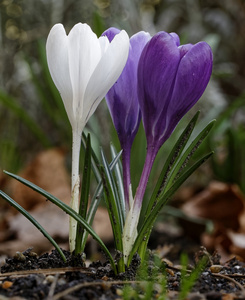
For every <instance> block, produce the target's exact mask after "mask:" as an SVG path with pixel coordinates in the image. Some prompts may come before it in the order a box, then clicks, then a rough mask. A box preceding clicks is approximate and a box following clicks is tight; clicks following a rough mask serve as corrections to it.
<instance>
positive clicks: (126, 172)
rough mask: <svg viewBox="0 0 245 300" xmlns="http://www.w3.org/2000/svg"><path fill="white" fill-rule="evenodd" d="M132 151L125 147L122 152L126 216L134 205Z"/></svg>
mask: <svg viewBox="0 0 245 300" xmlns="http://www.w3.org/2000/svg"><path fill="white" fill-rule="evenodd" d="M130 151H131V147H128V146H126V147H123V152H122V167H123V188H124V197H125V209H126V215H127V214H128V212H129V209H130V207H131V205H132V200H133V196H132V189H131V175H130Z"/></svg>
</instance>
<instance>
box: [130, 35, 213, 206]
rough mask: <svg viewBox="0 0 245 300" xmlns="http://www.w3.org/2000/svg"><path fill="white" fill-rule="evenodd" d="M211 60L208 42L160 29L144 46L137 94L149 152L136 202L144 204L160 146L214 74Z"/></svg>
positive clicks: (139, 68) (136, 203)
mask: <svg viewBox="0 0 245 300" xmlns="http://www.w3.org/2000/svg"><path fill="white" fill-rule="evenodd" d="M212 61H213V58H212V51H211V48H210V46H209V45H208V44H207V43H205V42H199V43H197V44H195V45H192V44H186V45H182V46H180V41H179V37H178V35H177V34H175V33H171V34H169V33H167V32H163V31H162V32H159V33H157V34H156V35H155V36H154V37H152V39H151V40H150V41H149V42H148V43H147V45H146V46H145V48H144V50H143V52H142V55H141V57H140V61H139V67H138V96H139V104H140V108H141V113H142V120H143V125H144V129H145V133H146V139H147V156H146V161H145V166H144V170H143V172H142V177H141V181H140V184H139V187H138V190H137V192H136V196H135V205H136V206H141V202H142V199H143V195H144V192H145V188H146V184H147V180H148V178H149V173H150V170H151V167H152V164H153V161H154V159H155V156H156V154H157V152H158V150H159V148H160V147H161V146H162V144H163V143H164V142H165V141H166V140H167V139H168V138H169V136H170V135H171V133H172V132H173V130H174V129H175V127H176V125H177V124H178V123H179V121H180V120H181V118H182V117H183V116H184V115H185V114H186V113H187V112H188V111H189V110H190V108H191V107H192V106H193V105H194V104H195V103H196V102H197V101H198V99H199V98H200V97H201V95H202V94H203V92H204V90H205V88H206V86H207V84H208V82H209V79H210V76H211V72H212ZM138 208H139V207H138Z"/></svg>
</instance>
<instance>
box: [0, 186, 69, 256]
mask: <svg viewBox="0 0 245 300" xmlns="http://www.w3.org/2000/svg"><path fill="white" fill-rule="evenodd" d="M0 195H1V196H2V197H3V199H4V200H6V201H7V202H8V203H9V204H10V205H12V206H13V207H14V208H15V209H17V210H18V211H19V212H20V213H21V214H22V215H23V216H25V217H26V218H27V219H28V220H29V221H30V222H31V223H32V224H33V225H34V226H36V228H37V229H38V230H40V232H41V233H42V234H43V235H44V236H45V237H46V238H47V239H48V240H49V241H50V243H51V244H52V245H53V246H54V247H55V248H56V249H57V251H58V252H59V254H60V256H61V257H62V259H63V260H64V261H66V257H65V255H64V253H63V251H62V250H61V249H60V247H59V245H58V244H57V243H56V242H55V241H54V240H53V238H52V237H51V236H50V235H49V234H48V232H47V231H46V230H45V229H44V228H43V227H42V225H41V224H40V223H38V222H37V221H36V220H35V219H34V218H33V217H32V215H30V214H29V213H28V212H27V211H26V210H25V209H24V208H23V207H21V206H20V205H19V204H18V203H17V202H15V201H14V200H13V199H12V198H10V197H9V196H8V195H7V194H5V193H4V192H3V191H1V190H0Z"/></svg>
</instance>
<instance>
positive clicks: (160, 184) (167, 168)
mask: <svg viewBox="0 0 245 300" xmlns="http://www.w3.org/2000/svg"><path fill="white" fill-rule="evenodd" d="M199 114H200V111H197V112H196V114H195V115H194V117H193V118H192V119H191V121H190V122H189V124H188V125H187V126H186V128H185V129H184V131H183V132H182V134H181V135H180V137H179V138H178V140H177V142H176V143H175V145H174V147H173V148H172V151H171V152H170V154H169V156H168V158H167V160H166V162H165V164H164V166H163V169H162V171H161V173H160V176H159V177H158V181H157V183H156V185H155V188H154V190H153V193H152V195H151V198H150V200H149V203H148V206H147V209H146V211H145V212H144V218H143V220H142V221H141V223H140V224H142V222H144V220H145V219H146V218H147V217H148V215H149V214H150V213H151V211H152V209H153V208H154V206H155V205H156V203H157V198H158V195H159V194H160V193H161V192H162V191H163V189H164V187H165V184H166V182H167V179H168V176H169V174H170V172H171V170H172V169H173V168H174V166H175V165H176V164H177V162H178V159H179V157H180V156H181V154H182V152H183V150H184V148H185V146H186V144H187V142H188V140H189V138H190V136H191V134H192V132H193V129H194V127H195V125H196V122H197V119H198V117H199ZM151 231H152V227H149V228H148V232H147V233H146V234H145V239H144V241H142V244H141V246H140V249H139V254H140V256H141V257H142V255H143V253H145V251H146V247H147V244H148V240H149V238H150V234H151Z"/></svg>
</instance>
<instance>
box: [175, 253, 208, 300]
mask: <svg viewBox="0 0 245 300" xmlns="http://www.w3.org/2000/svg"><path fill="white" fill-rule="evenodd" d="M207 263H208V258H207V257H205V256H204V257H203V258H202V259H201V260H200V261H199V262H198V263H197V265H196V266H195V268H194V270H193V271H192V272H191V273H190V274H189V276H188V275H187V266H188V256H187V255H186V254H182V255H181V266H182V270H181V289H180V292H179V296H178V299H179V300H185V299H187V296H188V294H189V293H190V292H191V290H192V287H193V286H194V284H195V283H196V281H197V279H198V278H199V276H200V274H201V273H202V271H203V270H204V269H205V267H206V265H207Z"/></svg>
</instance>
